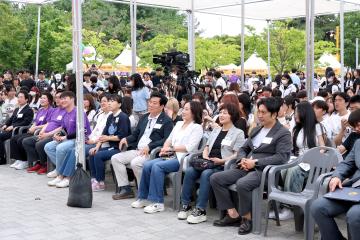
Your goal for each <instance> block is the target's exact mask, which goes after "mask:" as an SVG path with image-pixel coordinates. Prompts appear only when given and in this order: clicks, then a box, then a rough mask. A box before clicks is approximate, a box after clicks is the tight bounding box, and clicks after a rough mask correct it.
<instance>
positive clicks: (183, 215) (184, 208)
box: [178, 205, 191, 220]
mask: <svg viewBox="0 0 360 240" xmlns="http://www.w3.org/2000/svg"><path fill="white" fill-rule="evenodd" d="M190 210H191V206H190V205H183V206H182V208H181V209H180V212H179V213H178V219H179V220H185V219H187V217H188V216H189V213H190Z"/></svg>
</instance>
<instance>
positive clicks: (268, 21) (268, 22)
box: [266, 20, 271, 83]
mask: <svg viewBox="0 0 360 240" xmlns="http://www.w3.org/2000/svg"><path fill="white" fill-rule="evenodd" d="M266 21H267V25H268V27H267V50H268V79H269V81H270V83H271V71H270V62H271V55H270V54H271V52H270V20H266Z"/></svg>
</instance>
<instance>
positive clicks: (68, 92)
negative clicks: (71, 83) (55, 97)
mask: <svg viewBox="0 0 360 240" xmlns="http://www.w3.org/2000/svg"><path fill="white" fill-rule="evenodd" d="M65 97H69V98H72V99H75V94H74V93H73V92H71V91H64V92H62V93H61V95H60V98H65Z"/></svg>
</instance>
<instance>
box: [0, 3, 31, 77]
mask: <svg viewBox="0 0 360 240" xmlns="http://www.w3.org/2000/svg"><path fill="white" fill-rule="evenodd" d="M0 12H1V17H2V19H4V21H3V22H2V24H0V69H2V70H5V69H18V68H21V67H23V63H24V60H25V59H26V57H27V56H28V55H29V52H28V51H27V50H26V48H25V41H26V38H25V36H26V30H27V29H26V26H25V25H24V24H23V23H22V22H21V19H20V18H19V17H18V16H16V15H13V14H12V7H11V6H10V5H9V4H6V3H0Z"/></svg>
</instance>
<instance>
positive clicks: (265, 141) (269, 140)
mask: <svg viewBox="0 0 360 240" xmlns="http://www.w3.org/2000/svg"><path fill="white" fill-rule="evenodd" d="M271 141H272V138H270V137H265V138H264V140H263V141H262V143H265V144H270V143H271Z"/></svg>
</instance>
